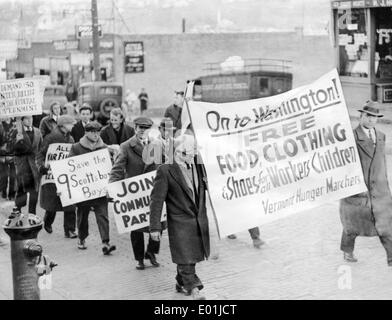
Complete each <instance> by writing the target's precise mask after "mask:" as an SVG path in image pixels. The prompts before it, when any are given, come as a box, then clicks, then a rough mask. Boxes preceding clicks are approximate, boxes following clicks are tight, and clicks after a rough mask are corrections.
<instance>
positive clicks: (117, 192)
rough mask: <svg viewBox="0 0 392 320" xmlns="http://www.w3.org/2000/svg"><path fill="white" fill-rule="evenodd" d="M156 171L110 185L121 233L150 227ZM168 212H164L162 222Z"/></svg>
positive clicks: (110, 193)
mask: <svg viewBox="0 0 392 320" xmlns="http://www.w3.org/2000/svg"><path fill="white" fill-rule="evenodd" d="M155 175H156V171H151V172H148V173H145V174H142V175H139V176H136V177H132V178H128V179H125V180H121V181H116V182H113V183H110V184H109V186H108V192H109V196H110V197H111V198H113V203H112V206H113V213H114V220H115V221H116V225H117V230H118V232H119V233H125V232H130V231H134V230H138V229H142V228H145V227H148V226H149V225H150V194H151V190H152V187H153V185H154V179H155ZM165 220H166V210H165V209H164V210H162V221H165Z"/></svg>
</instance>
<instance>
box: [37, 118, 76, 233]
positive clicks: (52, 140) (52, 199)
mask: <svg viewBox="0 0 392 320" xmlns="http://www.w3.org/2000/svg"><path fill="white" fill-rule="evenodd" d="M74 123H75V120H74V119H73V118H72V117H71V116H68V115H63V116H60V117H59V118H58V120H57V126H56V127H55V128H54V129H53V131H52V132H51V133H49V134H48V135H47V136H46V137H45V138H44V140H43V143H42V146H41V150H40V152H39V153H38V155H37V159H36V161H37V166H38V171H39V173H40V174H41V175H42V176H43V175H46V174H47V173H48V171H49V169H50V167H49V165H47V164H45V159H46V156H47V153H48V149H49V146H50V145H51V144H60V143H61V144H72V143H74V140H73V138H72V136H71V130H72V127H73V125H74ZM66 153H68V152H66V151H64V152H63V154H64V157H66V156H67V154H66ZM53 160H54V161H55V160H60V158H59V159H53ZM56 190H57V189H56V185H55V183H54V181H52V182H51V183H45V184H42V185H41V190H40V204H41V207H42V208H43V209H44V210H46V212H45V217H44V229H45V230H46V232H48V233H52V231H53V230H52V224H53V222H54V219H55V217H56V212H57V211H64V234H65V237H66V238H72V239H73V238H76V237H77V235H76V233H75V225H76V215H75V207H74V206H68V207H65V208H63V206H62V204H61V200H60V197H59V196H58V195H57V192H56Z"/></svg>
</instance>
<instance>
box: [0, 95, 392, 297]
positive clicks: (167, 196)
mask: <svg viewBox="0 0 392 320" xmlns="http://www.w3.org/2000/svg"><path fill="white" fill-rule="evenodd" d="M183 95H184V93H183V92H176V100H175V102H174V103H173V105H171V106H169V107H168V108H167V109H166V112H165V114H164V118H163V119H162V120H161V121H160V123H159V127H158V129H159V133H160V134H159V136H158V137H156V138H154V139H152V138H151V136H150V135H149V130H150V129H151V128H152V126H153V121H152V120H151V119H150V118H148V117H146V116H140V117H137V118H135V119H134V120H133V123H132V124H129V123H127V122H126V121H125V120H126V118H125V116H124V113H123V111H122V109H121V108H114V109H112V110H111V112H110V119H109V121H108V123H107V124H106V125H105V126H102V124H101V123H99V122H97V121H95V120H93V118H94V113H93V110H92V108H91V106H89V105H87V104H84V105H82V106H81V107H80V109H79V110H78V112H75V110H74V109H72V108H61V106H60V104H59V103H57V102H55V103H53V104H52V105H51V106H50V113H49V115H47V116H45V117H41V119H40V121H39V125H38V127H37V126H36V125H35V124H34V121H35V120H36V119H33V117H32V116H23V117H21V119H19V120H18V121H16V120H11V119H4V121H3V122H2V123H1V124H0V159H1V160H0V166H1V168H0V188H1V190H0V191H1V195H2V197H3V198H7V199H10V200H14V201H15V206H16V208H17V210H19V211H20V210H22V207H25V206H27V207H28V209H27V211H28V212H29V213H31V214H36V208H37V204H38V201H39V205H40V206H41V208H43V209H44V210H45V215H44V219H43V220H44V229H45V230H46V232H48V233H52V232H53V230H52V224H53V222H54V220H55V217H56V213H57V212H64V223H63V226H64V235H65V237H66V238H78V243H77V247H78V248H79V249H80V250H85V249H87V243H86V239H87V237H88V235H89V220H88V218H89V214H90V212H94V214H95V217H96V222H97V225H98V230H99V234H100V237H101V241H102V252H103V254H105V255H109V254H110V253H111V252H112V251H114V250H116V246H115V245H113V244H112V243H111V242H110V233H109V217H108V203H109V202H110V201H111V199H110V197H109V195H106V196H104V197H100V198H97V199H93V200H88V201H84V202H80V203H77V204H75V205H71V206H67V207H63V206H62V204H61V201H60V194H59V193H58V192H57V190H56V186H55V184H54V183H47V184H43V185H41V184H40V181H41V177H42V176H43V175H45V174H47V173H48V170H49V169H50V168H49V167H48V165H47V164H46V163H45V159H46V155H47V152H48V148H49V146H50V145H51V144H53V143H67V144H72V147H71V150H70V153H69V157H73V156H78V155H82V154H86V153H89V152H94V151H96V150H99V149H103V148H107V149H108V150H109V153H110V155H111V158H112V169H111V172H110V179H109V182H115V181H120V180H123V179H127V178H131V177H135V176H138V175H141V174H144V173H147V172H151V171H154V170H157V174H156V177H155V180H154V186H153V189H152V192H151V197H150V225H149V227H146V228H143V229H139V230H136V231H132V232H130V240H131V244H132V248H133V253H134V258H135V260H136V261H137V265H136V268H137V269H138V270H143V269H145V264H144V261H145V260H146V259H147V260H149V261H150V262H151V264H152V265H153V266H155V267H159V262H158V261H157V258H156V254H158V253H159V249H160V239H161V236H162V232H163V231H164V230H165V229H167V230H168V236H169V244H170V246H169V247H170V251H171V256H172V261H173V262H174V263H175V264H176V265H177V275H176V284H175V288H176V290H177V291H178V292H180V293H183V294H185V295H192V297H193V298H194V299H204V298H205V297H204V296H203V295H202V294H201V293H200V290H201V289H202V288H203V284H202V282H201V280H200V279H199V278H198V276H197V275H196V270H195V266H196V263H198V262H200V261H202V260H204V259H206V258H208V256H209V254H210V233H209V227H208V218H207V211H206V199H207V197H206V192H207V176H206V171H205V168H204V165H203V164H202V162H201V161H200V157H199V156H198V153H197V147H196V143H195V139H194V137H193V135H192V134H190V132H189V131H190V130H192V128H190V127H189V128H187V130H186V131H185V133H184V134H182V133H181V130H180V129H181V126H182V125H181V114H182V102H183V99H184V97H183ZM68 107H69V106H68ZM359 111H360V112H361V117H360V124H359V126H358V127H357V128H356V129H355V131H354V136H355V139H356V143H357V147H358V150H359V156H360V160H361V164H362V169H363V173H364V177H365V183H366V185H367V187H368V192H365V193H362V194H358V195H354V196H352V197H348V198H346V199H343V200H341V206H340V214H341V220H342V224H343V234H342V241H341V250H342V251H343V257H344V259H345V261H347V262H356V261H357V259H356V257H355V256H354V254H353V251H354V243H355V239H356V237H357V236H375V235H377V236H379V237H380V240H381V243H382V245H383V246H384V248H385V250H386V253H387V262H388V265H389V266H392V236H391V235H392V231H391V229H392V212H391V210H392V209H391V208H392V197H391V193H390V190H389V186H388V182H387V178H386V177H387V173H386V163H385V135H384V134H383V133H382V132H380V131H379V130H378V129H376V128H375V126H376V123H377V119H378V118H380V117H382V114H381V113H380V111H379V109H378V107H377V105H376V104H375V103H373V102H368V103H366V104H365V106H364V107H363V108H362V109H361V110H359ZM36 122H37V121H36ZM157 150H158V151H159V152H158V154H156V151H157ZM151 151H153V153H154V156H153V157H152V158H148V157H147V158H146V157H145V155H146V154H151ZM151 159H153V160H151ZM164 203H166V211H167V219H166V221H164V222H162V221H161V213H162V208H163V204H164ZM145 233H147V234H148V243H147V245H146V244H145V238H144V234H145ZM249 233H250V235H251V238H252V240H253V245H254V246H255V247H256V248H260V246H261V245H263V241H262V240H261V239H260V231H259V228H257V227H256V228H253V229H250V230H249ZM228 238H230V239H234V238H235V235H230V236H229V237H228Z"/></svg>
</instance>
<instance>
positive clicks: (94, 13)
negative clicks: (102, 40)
mask: <svg viewBox="0 0 392 320" xmlns="http://www.w3.org/2000/svg"><path fill="white" fill-rule="evenodd" d="M91 18H92V28H93V54H94V60H93V66H94V75H95V81H100V80H101V68H100V66H99V36H98V8H97V0H91Z"/></svg>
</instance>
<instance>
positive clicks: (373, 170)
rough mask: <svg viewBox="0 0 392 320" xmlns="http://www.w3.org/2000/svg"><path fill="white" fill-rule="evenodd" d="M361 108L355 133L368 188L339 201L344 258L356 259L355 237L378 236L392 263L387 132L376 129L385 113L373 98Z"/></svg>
mask: <svg viewBox="0 0 392 320" xmlns="http://www.w3.org/2000/svg"><path fill="white" fill-rule="evenodd" d="M359 112H361V116H360V120H359V125H358V127H357V128H356V129H355V130H354V137H355V141H356V144H357V148H358V153H359V158H360V161H361V164H362V171H363V176H364V179H365V184H366V186H367V188H368V191H367V192H363V193H359V194H356V195H354V196H351V197H348V198H345V199H342V200H341V201H340V219H341V221H342V224H343V234H342V240H341V250H342V251H343V255H344V260H345V261H347V262H357V261H358V260H357V259H356V257H355V256H354V253H353V252H354V245H355V239H356V237H357V236H367V237H373V236H378V237H379V238H380V241H381V243H382V245H383V246H384V248H385V250H386V253H387V262H388V266H390V267H392V196H391V191H390V189H389V185H388V179H387V167H386V158H385V134H384V133H382V132H381V131H380V130H378V129H376V124H377V121H378V119H379V118H381V117H382V116H383V115H382V114H381V113H380V110H379V108H378V106H377V103H376V102H374V101H368V102H367V103H366V104H365V105H364V107H363V108H362V109H361V110H359Z"/></svg>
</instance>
